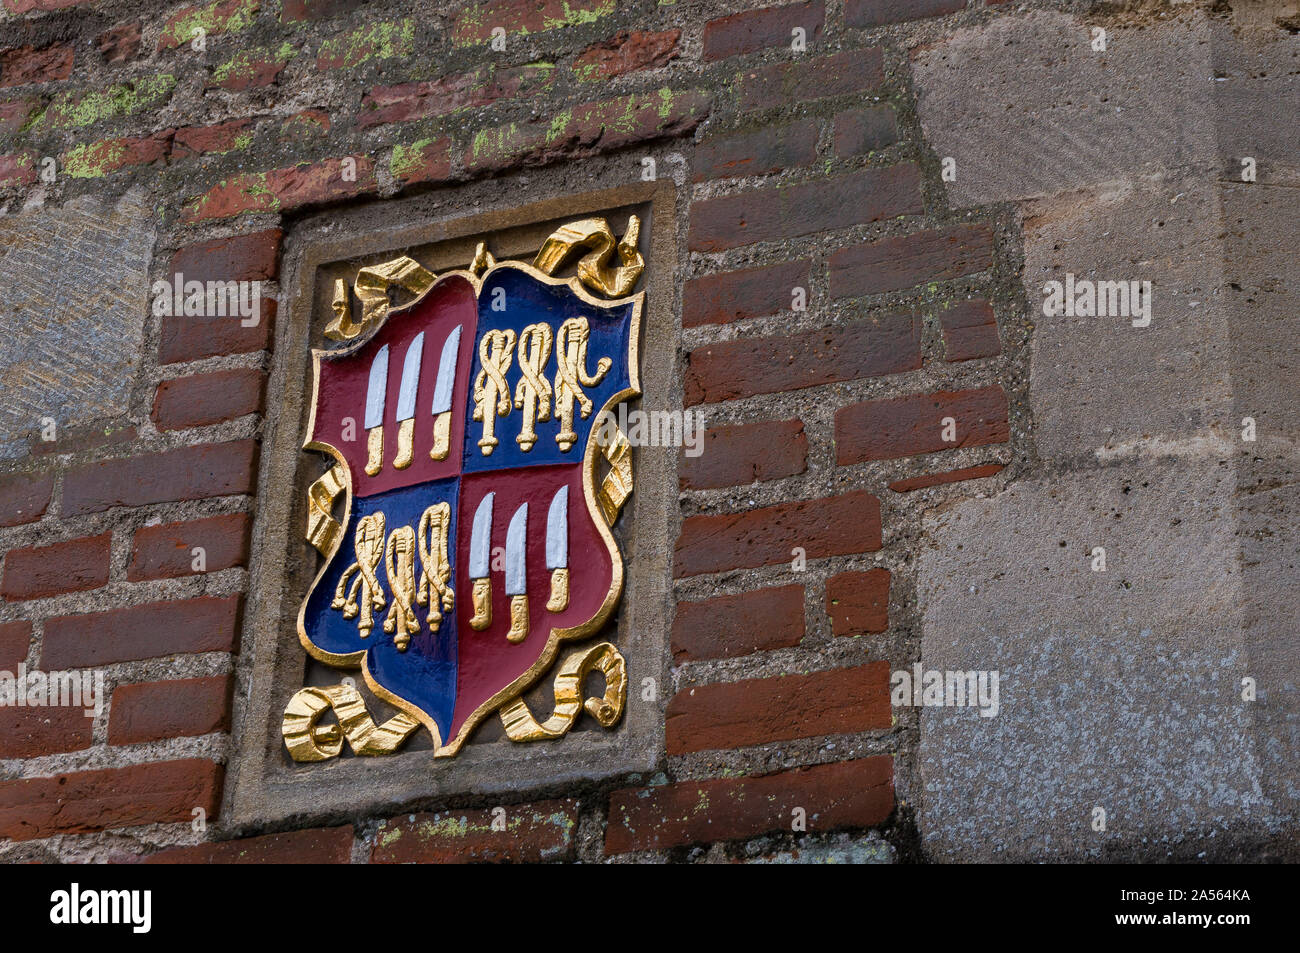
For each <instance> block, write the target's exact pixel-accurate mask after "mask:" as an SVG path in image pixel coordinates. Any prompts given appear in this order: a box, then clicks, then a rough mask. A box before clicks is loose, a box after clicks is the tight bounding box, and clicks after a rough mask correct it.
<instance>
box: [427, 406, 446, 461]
mask: <svg viewBox="0 0 1300 953" xmlns="http://www.w3.org/2000/svg"><path fill="white" fill-rule="evenodd" d="M450 452H451V411H450V410H445V411H443V412H442V413H440V414H438V415H437V416H435V417H434V418H433V448H432V449H431V450H430V451H429V456H431V457H432V458H433V459H435V460H446V459H447V454H448V453H450Z"/></svg>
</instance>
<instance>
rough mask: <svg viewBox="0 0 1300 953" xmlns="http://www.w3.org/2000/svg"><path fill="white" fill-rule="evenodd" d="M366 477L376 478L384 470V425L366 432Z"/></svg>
mask: <svg viewBox="0 0 1300 953" xmlns="http://www.w3.org/2000/svg"><path fill="white" fill-rule="evenodd" d="M366 451H367V453H368V457H367V459H366V476H374V475H375V474H376V473H378V472H379V471H380V470H382V469H383V468H384V425H383V424H380V425H379V426H378V427H371V428H370V429H369V430H368V431H366Z"/></svg>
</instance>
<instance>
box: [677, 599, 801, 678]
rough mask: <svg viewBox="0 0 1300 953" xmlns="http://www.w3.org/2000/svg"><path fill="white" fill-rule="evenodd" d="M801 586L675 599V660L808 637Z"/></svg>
mask: <svg viewBox="0 0 1300 953" xmlns="http://www.w3.org/2000/svg"><path fill="white" fill-rule="evenodd" d="M803 602H804V592H803V586H797V585H796V586H776V587H773V588H771V589H759V590H757V591H755V592H742V593H738V594H736V595H731V596H714V597H713V598H712V599H704V600H702V601H700V602H679V603H677V615H676V617H675V618H674V619H673V634H672V650H673V661H674V662H676V663H677V664H679V665H680V664H681V663H682V662H689V661H694V660H701V659H718V658H735V657H737V656H740V655H748V654H750V653H751V652H761V651H764V650H767V649H780V648H789V647H790V646H794V645H798V644H799V643H800V641H802V639H803V637H804V618H803Z"/></svg>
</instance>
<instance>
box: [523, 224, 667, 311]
mask: <svg viewBox="0 0 1300 953" xmlns="http://www.w3.org/2000/svg"><path fill="white" fill-rule="evenodd" d="M640 237H641V220H640V219H639V218H637V217H636V216H635V215H633V216H631V217H630V218H629V219H628V220H627V231H626V232H624V233H623V240H622V241H621V242H617V243H616V242H615V240H614V232H613V231H612V230H611V229H610V227H609V222H607V221H605V219H603V218H586V219H583V220H582V221H579V222H570V223H569V224H567V225H562V226H560V227H559V228H557V229H556V230H555V231H554V232H552V233H551V236H550V237H549V238H547V239H546V241H545V242H543V243H542V247H541V250H540V251H538V252H537V257H536V258H534V259H533V267H534V268H537V269H538V270H540V271H542V272H543V273H545V274H548V275H553V274H555V271H556V269H558V268H559V267H560V265H562V264H564V262H565V260H566V259H568V258H569V256H570V255H571V254H572V253H573V252H574V251H576V250H577V249H580V248H590V249H592V251H591V253H590V254H589V255H586V256H585V257H584V258H582V259H581V260H580V261H579V262H578V280H579V281H581V282H582V283H583V284H584V285H586V286H587V287H588V288H590V289H592V290H593V291H599V292H600V293H601V294H603V295H605V296H607V297H610V298H621V297H623V296H624V295H626V294H628V293H630V292H631V291H632V289H633V287H635V286H636V283H637V279H639V278H640V277H641V272H642V271H643V270H644V269H645V260H644V259H643V258H642V257H641V252H639V251H638V250H637V244H638V242H639V241H640ZM615 247H617V249H618V257H619V261H620V262H621V264H620V265H617V266H611V265H610V260H611V259H612V258H613V255H614V250H615Z"/></svg>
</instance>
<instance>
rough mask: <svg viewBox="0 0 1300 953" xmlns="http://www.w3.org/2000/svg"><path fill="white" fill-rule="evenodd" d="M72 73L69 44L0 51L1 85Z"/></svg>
mask: <svg viewBox="0 0 1300 953" xmlns="http://www.w3.org/2000/svg"><path fill="white" fill-rule="evenodd" d="M71 74H72V47H71V46H70V45H69V44H67V43H51V44H50V45H49V46H43V47H41V48H40V49H37V48H35V47H31V46H20V47H18V48H16V49H11V50H5V51H4V52H3V53H0V86H22V85H24V84H25V83H50V82H55V81H57V80H61V79H67V78H68V77H69V76H70V75H71Z"/></svg>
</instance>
